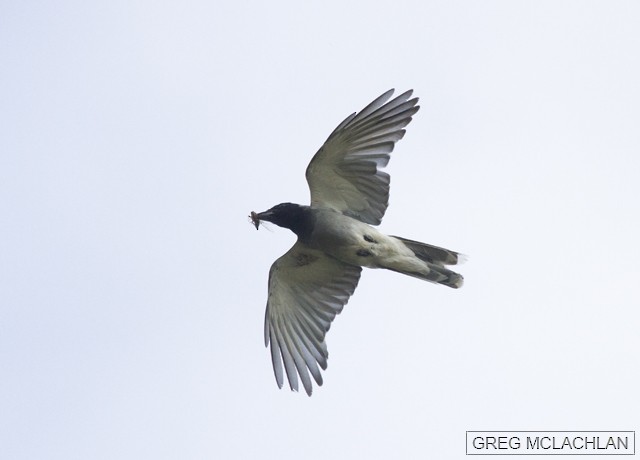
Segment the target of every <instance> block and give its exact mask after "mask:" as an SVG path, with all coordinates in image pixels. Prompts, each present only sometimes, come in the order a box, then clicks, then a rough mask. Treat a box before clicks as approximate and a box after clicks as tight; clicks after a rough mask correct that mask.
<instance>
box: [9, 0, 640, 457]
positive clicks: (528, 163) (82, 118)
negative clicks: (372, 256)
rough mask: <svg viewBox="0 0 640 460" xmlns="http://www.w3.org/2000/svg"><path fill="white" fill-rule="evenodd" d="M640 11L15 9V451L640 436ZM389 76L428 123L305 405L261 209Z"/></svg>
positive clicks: (250, 450) (289, 447)
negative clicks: (276, 343) (379, 244)
mask: <svg viewBox="0 0 640 460" xmlns="http://www.w3.org/2000/svg"><path fill="white" fill-rule="evenodd" d="M639 24H640V4H639V3H638V2H631V1H629V2H624V1H619V2H604V1H603V2H586V1H577V2H561V1H550V2H544V1H536V2H533V1H531V2H521V1H502V2H500V1H491V2H487V1H485V2H475V1H468V2H444V1H443V2H425V1H417V0H416V1H408V2H402V1H400V2H398V1H394V2H389V3H383V2H377V3H375V2H351V3H348V2H322V3H321V4H320V3H318V4H313V5H312V4H306V3H305V2H294V1H291V2H225V4H222V3H221V2H200V3H199V2H173V3H170V2H161V3H159V2H141V1H140V2H130V1H115V2H102V3H98V2H81V1H76V2H71V1H67V2H3V3H2V4H1V5H0V68H1V69H2V70H1V71H0V131H1V135H0V232H1V238H0V254H1V255H0V458H3V459H13V460H18V459H74V458H78V459H92V460H99V459H140V458H153V459H176V458H180V459H211V458H220V459H222V458H280V459H293V458H307V459H327V458H370V459H387V458H463V456H464V452H465V446H464V432H465V430H587V429H588V430H612V429H613V430H640V390H639V388H640V365H639V362H638V355H639V351H640V334H639V327H640V313H639V308H640V287H639V279H640V266H639V260H640V245H639V244H638V235H640V129H639V127H640V89H639V88H640V85H639V83H638V82H640V27H639ZM390 87H395V88H397V90H398V91H403V90H405V89H408V88H414V89H415V94H416V95H417V96H419V97H420V98H421V99H420V100H421V102H420V104H421V107H422V109H421V110H420V112H419V113H418V114H417V115H416V116H415V117H414V121H413V122H412V123H411V125H409V127H408V131H407V135H406V137H405V139H404V140H402V141H401V142H400V143H399V144H398V146H397V148H396V150H395V152H394V154H393V158H392V161H391V163H390V165H389V168H387V171H388V172H390V174H391V176H392V188H391V204H390V207H389V210H388V212H387V215H386V217H385V220H384V222H383V224H382V226H381V230H383V231H385V232H387V233H390V234H397V235H401V236H404V237H408V238H412V239H417V240H422V241H425V242H428V243H432V244H436V245H441V246H445V247H449V248H451V249H454V250H459V251H462V252H464V253H466V254H468V255H469V256H470V258H469V261H468V262H467V264H465V265H463V266H462V267H461V268H460V271H461V272H462V273H463V274H464V275H465V278H466V284H465V286H464V288H463V289H461V290H459V291H455V290H451V289H447V288H444V287H441V286H434V285H431V284H428V283H424V282H421V281H419V280H416V279H412V278H408V277H403V276H401V275H399V274H396V273H392V272H383V271H373V270H367V271H365V272H364V273H363V276H362V280H361V282H360V286H359V287H358V289H357V290H356V293H355V295H354V297H353V298H352V299H351V301H350V303H349V304H348V305H347V307H346V308H345V310H344V312H343V313H342V315H340V316H339V317H337V319H336V321H335V322H334V324H333V327H332V329H331V331H330V332H329V334H328V336H327V338H328V346H329V351H330V360H329V368H328V370H327V372H325V373H324V377H325V384H324V386H323V387H321V388H315V392H314V395H313V396H312V397H311V398H308V397H307V396H306V395H305V394H304V393H299V394H296V393H292V392H291V391H289V390H288V388H285V389H283V390H278V389H277V387H276V384H275V380H274V378H273V372H272V369H271V362H270V356H269V353H268V351H267V350H266V349H265V348H264V343H263V337H262V334H263V318H264V307H265V302H266V285H267V274H268V270H269V267H270V265H271V263H272V262H273V261H274V260H275V259H276V258H277V257H279V256H280V255H281V254H282V253H284V252H285V251H286V250H287V249H288V248H289V247H290V246H291V245H292V244H293V242H294V236H293V234H292V233H290V232H289V231H288V230H285V229H280V228H279V227H276V226H271V227H270V230H271V231H269V230H267V229H264V228H262V229H261V230H260V231H258V232H256V230H255V229H254V228H253V227H252V226H251V224H250V223H249V222H248V219H247V215H248V214H249V211H251V210H255V211H263V210H265V209H267V208H269V207H271V206H272V205H274V204H277V203H280V202H282V201H293V202H299V203H307V202H308V190H307V186H306V182H305V180H304V169H305V167H306V165H307V163H308V162H309V160H310V159H311V157H312V155H313V154H314V153H315V151H316V150H317V149H318V148H319V147H320V145H321V144H322V142H323V141H324V140H325V138H326V137H327V135H328V134H329V133H330V132H331V131H332V130H333V128H334V127H335V126H336V125H337V124H338V123H339V122H340V121H341V120H342V119H343V118H344V117H346V116H347V115H348V114H349V113H351V112H353V111H356V110H359V109H361V108H362V107H364V105H365V104H367V103H368V102H370V101H371V100H372V99H373V98H375V97H377V96H378V95H379V94H381V93H382V92H383V91H385V90H386V89H388V88H390Z"/></svg>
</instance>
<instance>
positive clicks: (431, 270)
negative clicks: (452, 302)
mask: <svg viewBox="0 0 640 460" xmlns="http://www.w3.org/2000/svg"><path fill="white" fill-rule="evenodd" d="M394 238H396V239H398V240H400V241H402V243H403V244H404V245H405V246H406V247H408V248H409V249H411V251H412V252H413V253H414V254H415V256H416V257H417V258H418V259H420V260H421V261H422V262H424V264H423V267H420V269H417V267H411V268H409V267H402V268H400V267H397V266H396V267H385V268H389V269H390V270H394V271H397V272H400V273H403V274H405V275H409V276H413V277H415V278H420V279H422V280H425V281H430V282H432V283H437V284H442V285H444V286H449V287H451V288H454V289H458V288H459V287H462V284H463V283H464V278H463V277H462V275H460V274H458V273H456V272H454V271H452V270H449V269H448V268H445V267H444V266H445V265H456V264H459V263H462V262H464V260H465V257H464V256H463V255H462V254H459V253H457V252H455V251H450V250H449V249H444V248H440V247H438V246H432V245H430V244H425V243H420V242H419V241H413V240H408V239H406V238H400V237H398V236H394ZM424 265H426V268H425V267H424Z"/></svg>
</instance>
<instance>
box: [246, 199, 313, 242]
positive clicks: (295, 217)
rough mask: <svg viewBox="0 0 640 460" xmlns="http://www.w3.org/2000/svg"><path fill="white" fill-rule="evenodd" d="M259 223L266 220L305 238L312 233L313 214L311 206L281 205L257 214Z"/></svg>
mask: <svg viewBox="0 0 640 460" xmlns="http://www.w3.org/2000/svg"><path fill="white" fill-rule="evenodd" d="M256 218H257V221H258V222H259V221H261V220H266V221H267V222H272V223H274V224H276V225H278V226H280V227H285V228H288V229H289V230H291V231H292V232H293V233H295V234H296V235H298V237H300V238H304V237H305V236H307V235H308V234H309V233H310V232H311V225H312V222H311V219H312V218H311V212H310V209H309V206H300V205H299V204H295V203H280V204H278V205H276V206H274V207H273V208H271V209H269V210H268V211H264V212H260V213H258V214H256Z"/></svg>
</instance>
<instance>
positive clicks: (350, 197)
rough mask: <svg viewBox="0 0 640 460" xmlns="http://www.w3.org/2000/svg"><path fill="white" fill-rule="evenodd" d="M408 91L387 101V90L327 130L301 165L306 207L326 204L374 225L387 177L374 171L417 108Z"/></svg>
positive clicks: (385, 203)
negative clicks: (308, 203)
mask: <svg viewBox="0 0 640 460" xmlns="http://www.w3.org/2000/svg"><path fill="white" fill-rule="evenodd" d="M412 93H413V90H409V91H407V92H405V93H402V94H401V95H400V96H398V97H396V98H395V99H393V100H391V101H389V102H387V100H388V99H389V98H390V97H391V95H392V94H393V89H391V90H389V91H387V92H386V93H384V94H383V95H382V96H380V97H378V98H377V99H376V100H375V101H373V102H372V103H371V104H369V105H368V106H366V107H365V108H364V109H362V110H361V111H360V113H357V114H356V113H353V114H351V115H349V116H348V117H347V118H346V119H345V120H344V121H343V122H342V123H340V124H339V125H338V127H337V128H336V129H335V130H334V131H333V132H332V133H331V135H330V136H329V138H328V139H327V140H326V141H325V143H324V145H323V146H322V147H321V148H320V150H318V152H317V153H316V154H315V156H314V157H313V159H312V160H311V163H309V166H308V167H307V174H306V175H307V182H308V183H309V189H310V190H311V205H312V206H327V207H331V208H333V209H336V210H338V211H340V212H343V213H345V214H347V215H349V216H351V217H354V218H356V219H358V220H360V221H362V222H366V223H367V224H372V225H378V224H379V223H380V222H381V220H382V217H383V216H384V213H385V211H386V210H387V206H388V204H389V175H388V174H387V173H385V172H382V171H380V168H384V167H385V166H386V165H387V163H388V162H389V154H390V153H391V152H392V151H393V147H394V145H395V143H396V142H397V141H399V140H400V139H402V137H403V136H404V133H405V130H404V129H403V128H404V127H405V126H407V125H408V124H409V122H410V121H411V117H412V116H413V115H414V114H415V113H416V112H417V111H418V109H419V108H420V106H418V105H416V104H417V103H418V98H413V99H409V98H410V97H411V94H412Z"/></svg>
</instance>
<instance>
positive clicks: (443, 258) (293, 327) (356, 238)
mask: <svg viewBox="0 0 640 460" xmlns="http://www.w3.org/2000/svg"><path fill="white" fill-rule="evenodd" d="M392 93H393V90H390V91H388V92H386V93H385V94H383V95H382V96H380V97H379V98H377V99H376V100H374V101H373V102H372V103H371V104H369V105H368V106H367V107H365V108H364V109H363V110H362V111H360V112H359V113H357V114H355V113H354V114H352V115H350V116H349V117H347V119H346V120H344V121H343V122H342V123H341V124H340V125H338V127H337V128H336V129H335V130H334V132H333V133H332V134H331V135H330V136H329V138H328V139H327V141H326V142H325V144H324V145H323V146H322V147H321V148H320V150H319V151H318V153H316V155H315V156H314V158H313V159H312V161H311V163H310V164H309V167H308V168H307V174H306V175H307V181H308V182H309V188H310V190H311V205H310V206H303V205H298V204H293V203H282V204H279V205H277V206H274V207H273V208H271V209H269V210H268V211H265V212H262V213H252V214H251V217H252V220H253V222H254V224H255V225H256V228H258V227H259V223H260V221H261V220H265V221H269V222H273V223H275V224H276V225H278V226H281V227H285V228H289V229H290V230H291V231H293V232H294V233H295V234H296V235H297V237H298V240H297V242H296V243H295V244H294V245H293V247H292V248H291V249H290V250H289V251H288V252H287V253H285V254H284V255H283V256H282V257H280V258H279V259H278V260H276V262H274V264H273V265H272V267H271V270H270V272H269V297H268V301H267V312H266V317H265V343H266V344H267V345H269V343H270V344H271V355H272V361H273V367H274V371H275V376H276V381H277V383H278V386H280V387H281V386H282V384H283V377H284V372H283V368H282V364H283V363H284V371H285V372H286V375H287V378H288V380H289V384H290V386H291V388H292V389H293V390H297V389H298V377H300V379H301V380H302V383H303V385H304V388H305V390H306V392H307V394H309V395H311V391H312V384H311V378H310V376H309V374H311V376H312V377H313V378H314V380H315V381H316V383H317V384H318V385H321V384H322V375H321V374H320V370H319V369H318V365H319V366H320V367H321V368H322V369H326V365H327V357H328V353H327V349H326V343H325V340H324V338H325V335H326V332H327V331H328V330H329V327H330V325H331V322H332V321H333V319H334V317H335V315H336V314H338V313H340V311H341V310H342V308H343V306H344V305H345V304H346V303H347V301H348V300H349V297H350V296H351V294H353V291H354V290H355V288H356V286H357V284H358V280H359V279H360V273H361V270H362V269H361V267H368V268H385V269H388V270H393V271H396V272H399V273H403V274H405V275H409V276H413V277H416V278H419V279H422V280H426V281H430V282H433V283H437V284H442V285H445V286H449V287H452V288H459V287H460V286H462V283H463V278H462V276H461V275H459V274H457V273H455V272H453V271H451V270H449V269H448V268H446V267H445V265H455V264H457V263H458V262H459V261H460V257H459V254H458V253H456V252H454V251H450V250H448V249H444V248H440V247H437V246H431V245H428V244H425V243H420V242H417V241H413V240H408V239H405V238H400V237H396V236H388V235H385V234H383V233H381V232H379V231H378V230H377V229H375V228H374V227H372V225H378V224H379V223H380V221H381V219H382V216H383V215H384V212H385V210H386V208H387V205H388V197H389V176H388V175H387V174H386V173H384V172H382V171H380V169H379V168H382V167H384V166H386V164H387V162H388V160H389V153H390V152H391V151H392V150H393V147H394V144H395V142H397V141H398V140H400V139H401V138H402V137H403V136H404V133H405V131H404V129H402V128H404V127H405V126H406V125H407V124H408V123H409V122H410V121H411V116H412V115H413V114H415V113H416V112H417V111H418V108H419V107H418V106H417V105H416V103H417V101H418V100H417V99H416V98H414V99H409V97H410V96H411V91H407V92H405V93H404V94H402V95H400V96H398V97H397V98H395V99H393V100H392V101H389V102H386V101H387V100H388V99H389V97H390V96H391V94H392ZM385 102H386V103H385Z"/></svg>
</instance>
